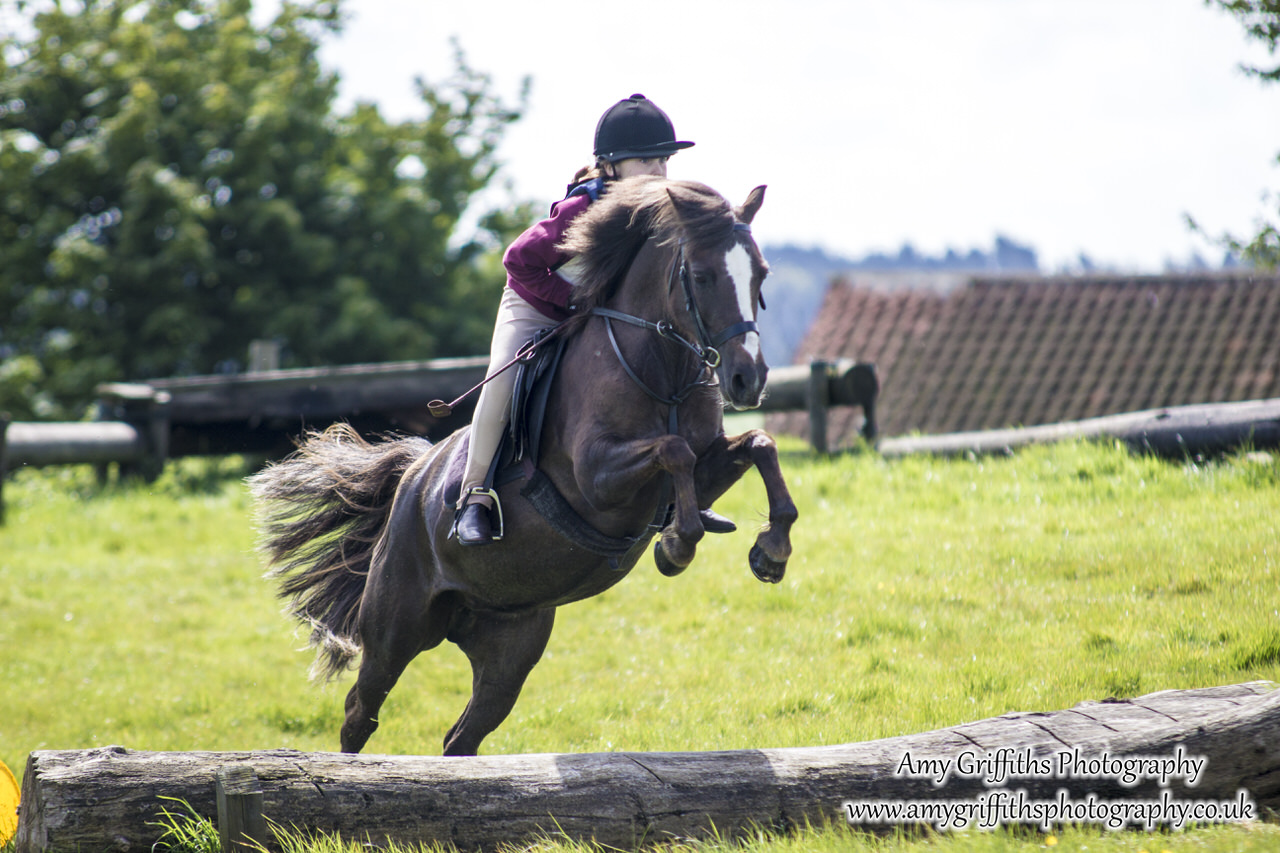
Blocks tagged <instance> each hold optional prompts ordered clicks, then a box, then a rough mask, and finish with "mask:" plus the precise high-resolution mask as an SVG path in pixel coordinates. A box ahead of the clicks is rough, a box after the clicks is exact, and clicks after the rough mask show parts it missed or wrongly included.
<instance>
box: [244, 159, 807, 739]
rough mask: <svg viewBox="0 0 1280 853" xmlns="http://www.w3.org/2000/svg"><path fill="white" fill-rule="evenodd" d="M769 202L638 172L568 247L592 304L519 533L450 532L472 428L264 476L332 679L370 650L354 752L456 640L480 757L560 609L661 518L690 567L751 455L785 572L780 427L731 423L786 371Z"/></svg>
mask: <svg viewBox="0 0 1280 853" xmlns="http://www.w3.org/2000/svg"><path fill="white" fill-rule="evenodd" d="M763 197H764V188H763V187H758V188H756V189H755V190H753V191H752V192H751V193H750V195H749V196H748V198H747V201H746V203H745V204H744V205H743V206H742V207H741V208H737V209H734V208H732V207H731V206H730V204H729V203H728V202H726V201H725V200H724V198H722V197H721V196H720V195H718V194H717V193H715V192H714V191H713V190H711V189H710V188H708V187H705V186H703V185H701V184H696V183H691V182H678V181H666V180H663V179H656V178H653V179H650V178H640V179H632V180H627V181H621V182H618V183H617V184H615V185H614V186H613V188H612V189H611V190H610V191H609V192H608V193H607V194H606V195H604V196H603V197H602V198H601V199H600V200H599V201H597V202H595V203H593V204H592V205H591V206H590V207H589V208H588V209H587V211H586V212H585V213H583V214H582V215H581V216H580V217H579V219H578V220H577V221H576V222H575V224H574V226H573V228H572V229H571V231H570V232H569V234H568V235H567V236H566V238H565V239H566V247H567V248H568V249H569V250H570V251H571V252H573V253H574V254H575V255H576V259H575V261H574V267H575V271H574V273H575V274H574V278H575V279H576V281H577V282H578V284H577V285H576V291H575V292H576V299H575V307H576V310H577V313H576V316H575V317H574V318H573V319H572V320H570V321H569V325H568V327H566V328H565V329H563V330H562V332H563V334H564V335H566V344H565V349H564V351H563V356H562V358H561V363H560V368H559V371H558V373H557V374H556V375H555V378H554V380H553V382H552V385H551V391H550V396H549V400H548V403H547V409H546V412H547V413H546V418H545V426H544V428H543V431H542V438H541V442H540V453H539V461H538V470H537V471H536V472H532V471H528V470H526V475H528V476H525V477H521V478H517V479H516V480H513V481H511V482H508V483H505V484H503V485H501V486H500V487H499V488H498V493H499V495H500V497H501V505H502V507H503V512H504V522H505V524H504V527H505V535H504V537H503V538H502V539H501V540H500V541H498V542H495V543H494V544H491V545H486V546H484V547H479V548H475V547H473V548H465V547H460V546H459V545H458V543H457V542H456V541H455V540H453V539H452V538H450V535H449V533H450V527H451V524H452V521H453V515H454V501H455V500H456V498H457V494H458V480H459V476H460V473H461V470H460V469H461V466H462V460H463V459H464V458H465V455H466V445H467V440H468V431H467V430H465V429H464V430H461V431H459V432H457V433H455V434H453V435H452V436H450V437H449V438H447V439H445V440H443V441H441V442H440V443H439V444H435V445H431V444H430V443H428V442H427V441H425V440H424V439H419V438H400V439H387V440H383V441H380V442H377V443H373V444H370V443H366V442H365V441H364V440H362V439H361V438H360V437H359V436H358V435H357V434H355V432H354V431H352V430H351V429H349V428H346V427H342V426H339V427H331V428H330V429H329V430H327V431H326V432H324V433H321V434H318V435H313V436H311V437H310V438H309V440H307V441H306V442H305V443H304V444H303V445H302V446H301V447H300V448H299V450H298V452H297V453H295V454H294V455H292V456H291V457H289V458H288V459H286V460H284V461H282V462H280V463H278V464H276V465H273V466H271V467H268V468H266V469H264V470H263V471H261V472H260V473H258V474H256V475H254V476H253V477H252V478H251V486H252V488H253V491H254V494H255V497H256V498H257V499H258V502H259V507H260V517H261V523H262V532H263V542H262V547H263V550H264V551H265V553H266V554H267V555H268V557H269V559H270V561H271V563H272V565H273V569H272V575H274V576H276V577H278V578H280V579H281V595H282V596H284V597H286V598H289V599H290V600H291V612H292V613H293V614H294V615H295V616H297V617H298V618H299V619H300V620H302V621H303V622H305V623H307V624H308V625H309V626H310V627H311V628H312V636H311V641H312V645H314V646H317V647H318V655H317V660H316V668H315V672H316V673H317V674H319V675H325V676H329V677H332V676H333V675H335V674H336V673H338V672H340V671H341V670H342V669H344V668H347V667H349V666H350V665H351V663H352V661H353V660H354V659H355V658H356V657H357V656H358V655H359V656H361V661H360V666H359V674H358V676H357V678H356V682H355V685H354V686H353V687H352V688H351V691H350V692H349V693H348V695H347V700H346V721H345V722H344V724H343V726H342V736H341V739H342V749H343V751H345V752H359V751H360V749H361V748H363V747H364V745H365V743H366V742H367V741H368V739H369V737H370V735H372V734H373V732H374V730H375V729H376V728H377V726H378V722H377V718H378V711H379V709H380V708H381V707H382V704H383V701H384V700H385V699H386V697H387V694H388V693H389V692H390V691H391V689H392V687H393V686H394V685H395V683H396V681H397V680H398V679H399V677H400V675H401V673H403V672H404V669H405V667H406V666H408V664H409V662H410V661H412V660H413V659H414V657H416V656H417V655H418V654H419V653H420V652H423V651H426V650H427V649H431V648H434V647H435V646H437V645H439V644H440V642H441V641H443V640H446V639H447V640H450V641H452V642H454V643H456V644H457V645H458V646H459V647H460V648H461V649H462V650H463V651H464V652H466V654H467V657H468V658H469V659H470V661H471V665H472V671H473V683H472V695H471V700H470V702H468V703H467V707H466V710H465V711H464V712H463V714H462V716H461V717H460V718H459V719H458V721H457V722H456V723H455V724H454V725H453V727H452V728H451V729H450V730H449V733H448V735H447V736H446V737H445V741H444V752H445V754H446V755H470V754H474V753H475V752H476V750H477V749H478V747H479V746H480V742H481V741H482V740H483V739H484V738H485V737H486V736H487V735H488V734H489V733H490V732H492V731H493V730H494V729H495V728H497V727H498V725H499V724H501V723H502V721H503V720H504V719H506V717H507V715H508V714H509V713H510V712H511V709H512V707H513V706H514V705H515V701H516V697H517V696H518V695H519V694H520V690H521V688H522V687H523V685H524V681H525V678H526V676H527V675H528V674H529V672H530V670H532V669H533V666H534V665H535V664H536V663H537V662H538V660H539V658H540V657H541V656H542V652H543V649H544V648H545V647H546V643H547V639H548V638H549V637H550V634H551V627H552V622H553V620H554V618H555V609H556V608H557V607H559V606H560V605H562V604H568V603H569V602H572V601H578V600H580V599H583V598H587V597H589V596H593V595H596V594H598V593H600V592H603V591H604V590H606V589H608V588H609V587H611V586H613V585H614V584H616V583H618V581H620V580H622V578H623V577H625V576H626V574H627V573H628V572H629V571H630V570H631V569H632V568H633V567H634V566H635V565H636V562H637V561H638V560H639V559H640V557H641V556H642V555H643V553H644V552H645V551H646V550H647V549H648V543H649V541H650V540H651V538H652V537H653V535H654V534H655V533H657V532H659V531H660V538H659V541H658V543H657V546H656V547H655V549H654V553H655V558H656V560H657V563H658V566H659V568H660V569H661V570H662V571H663V573H664V574H668V575H672V574H676V573H678V572H679V571H682V570H683V569H684V568H685V567H687V566H688V565H689V563H690V562H691V561H692V560H693V557H694V552H695V549H696V547H697V545H698V542H699V540H700V539H701V538H702V536H703V533H704V529H703V524H702V518H701V516H700V514H699V511H700V509H705V508H708V507H710V506H711V504H712V502H713V501H715V500H716V499H717V498H718V497H720V495H722V494H723V493H724V492H725V491H726V490H727V489H728V488H729V487H730V486H732V485H733V484H734V483H735V482H737V480H738V479H739V478H740V477H741V476H742V474H743V473H744V472H745V471H746V470H747V469H748V468H750V467H751V466H752V465H755V466H756V468H757V469H758V470H759V471H760V474H761V475H762V477H763V479H764V484H765V488H766V490H767V495H768V501H769V523H768V525H767V526H766V527H765V528H764V529H763V530H762V531H761V532H760V533H759V534H758V535H757V537H756V543H755V545H754V546H753V547H752V549H751V553H750V555H749V563H750V566H751V569H752V571H753V572H754V573H755V574H756V576H757V577H759V578H760V579H761V580H764V581H767V582H771V583H776V582H778V581H780V580H781V579H782V575H783V572H784V571H785V569H786V562H787V559H788V557H789V556H790V554H791V542H790V530H791V525H792V523H793V522H794V521H795V519H796V508H795V505H794V504H793V503H792V501H791V497H790V495H789V494H788V492H787V488H786V484H785V483H784V481H783V478H782V472H781V470H780V468H779V465H778V456H777V450H776V447H775V445H774V442H773V439H772V438H770V436H769V435H768V434H766V433H765V432H763V431H760V430H751V431H748V432H746V433H744V434H742V435H739V436H736V437H732V438H730V437H727V436H725V434H724V425H723V418H722V412H723V406H724V402H727V403H728V404H729V405H731V406H733V407H735V408H739V409H745V408H752V407H755V406H757V405H759V403H760V399H761V395H762V394H763V393H764V387H765V380H766V376H767V373H768V368H767V366H766V365H765V363H764V359H763V358H762V357H761V354H760V345H759V333H758V331H757V330H756V325H755V318H756V313H757V306H759V305H760V304H761V295H760V286H761V284H762V282H763V280H764V277H765V274H766V272H767V267H766V265H765V263H764V259H763V258H762V257H761V255H760V251H759V249H758V248H757V247H756V244H755V242H754V241H753V240H752V238H751V233H750V228H749V224H750V222H751V220H752V218H753V217H754V216H755V214H756V212H757V210H759V208H760V204H761V201H762V200H763ZM534 481H536V484H537V488H534ZM551 486H554V489H551V488H550V487H551ZM552 493H555V494H552ZM547 495H551V497H550V498H549V499H548V498H547ZM539 497H541V498H543V499H544V500H542V501H541V503H539V501H538V500H535V498H539ZM548 505H550V506H551V509H550V510H548V509H547V506H548ZM669 506H670V507H673V510H672V511H670V512H668V511H667V508H668V507H669Z"/></svg>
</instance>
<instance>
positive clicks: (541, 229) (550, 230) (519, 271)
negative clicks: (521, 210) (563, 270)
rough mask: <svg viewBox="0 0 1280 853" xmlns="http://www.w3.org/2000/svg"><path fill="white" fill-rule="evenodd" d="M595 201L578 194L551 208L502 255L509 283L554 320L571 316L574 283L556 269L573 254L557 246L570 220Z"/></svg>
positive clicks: (509, 285) (526, 299)
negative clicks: (548, 213)
mask: <svg viewBox="0 0 1280 853" xmlns="http://www.w3.org/2000/svg"><path fill="white" fill-rule="evenodd" d="M590 203H591V197H590V196H588V195H574V196H570V197H569V198H566V199H564V200H563V201H560V202H558V203H557V204H556V205H555V206H554V207H552V208H551V216H550V217H548V218H547V219H544V220H542V221H541V222H539V223H538V224H537V225H534V226H533V227H532V228H530V229H529V230H527V231H525V232H524V233H523V234H521V235H520V236H519V237H517V238H516V239H515V240H514V241H513V242H512V243H511V245H510V246H508V247H507V251H506V254H504V255H503V256H502V264H503V266H505V267H506V269H507V286H508V287H510V288H511V289H512V290H514V291H515V292H516V293H519V294H520V296H522V297H523V298H524V299H525V301H526V302H528V303H529V304H530V305H532V306H533V307H534V308H537V309H538V310H539V311H541V312H542V313H543V314H546V315H547V316H548V317H550V318H551V319H553V320H563V319H565V318H566V317H568V316H569V308H568V306H569V302H570V299H571V297H572V295H573V285H572V284H570V283H569V282H568V280H566V279H565V278H564V277H563V276H561V275H560V274H559V273H557V272H556V270H557V269H559V268H560V266H561V265H563V264H564V263H565V262H566V261H568V260H569V256H568V255H566V254H565V253H564V252H561V251H560V250H559V249H557V248H556V244H558V243H559V242H560V240H561V238H563V237H564V232H565V231H567V230H568V228H569V223H571V222H572V221H573V220H574V218H575V217H576V216H577V215H578V214H579V213H581V212H582V211H584V210H586V208H587V205H589V204H590Z"/></svg>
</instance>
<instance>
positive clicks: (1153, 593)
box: [0, 444, 1280, 851]
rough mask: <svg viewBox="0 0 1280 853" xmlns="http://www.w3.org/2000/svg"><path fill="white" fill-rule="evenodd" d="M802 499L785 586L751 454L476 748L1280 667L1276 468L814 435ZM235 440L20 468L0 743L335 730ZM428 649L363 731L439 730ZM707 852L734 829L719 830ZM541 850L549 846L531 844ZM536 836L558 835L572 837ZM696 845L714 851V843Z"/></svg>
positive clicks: (570, 635)
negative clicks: (910, 449)
mask: <svg viewBox="0 0 1280 853" xmlns="http://www.w3.org/2000/svg"><path fill="white" fill-rule="evenodd" d="M784 470H785V471H786V473H787V476H788V478H789V482H790V485H791V487H792V491H793V494H794V496H795V498H796V502H797V504H798V506H799V507H800V511H801V520H800V522H799V523H798V524H797V526H796V528H795V531H794V536H793V541H794V543H795V546H796V551H795V555H794V557H793V559H792V561H791V564H790V566H789V568H788V573H787V577H786V579H785V580H784V581H783V582H782V583H781V584H779V585H777V586H765V585H762V584H760V583H759V582H757V581H756V580H754V578H753V577H752V576H751V574H750V571H749V570H748V568H747V565H746V554H747V550H748V548H749V547H750V542H751V536H750V531H751V530H752V529H753V528H754V527H755V526H756V525H757V523H759V522H761V521H763V518H762V513H763V509H764V498H763V489H762V488H761V486H760V484H759V478H758V477H757V476H756V475H754V474H750V475H748V477H747V479H746V480H745V481H744V483H743V485H742V486H740V487H739V488H737V489H735V490H734V491H733V492H731V493H730V494H729V495H727V496H726V497H725V498H724V499H723V500H722V501H721V502H720V503H719V504H717V509H718V510H719V511H721V512H723V513H724V514H726V515H729V516H730V517H732V518H734V519H735V520H737V521H738V522H739V525H740V527H741V528H742V532H739V533H738V534H734V535H730V536H725V537H708V539H707V540H705V541H704V543H703V545H702V546H701V548H700V552H699V556H698V559H697V560H696V561H695V563H694V564H693V566H692V567H691V568H690V569H689V571H687V572H686V573H685V574H683V575H681V576H680V577H678V578H674V579H668V578H663V577H661V576H660V575H659V574H658V573H657V572H656V571H655V570H654V569H653V567H652V564H651V562H650V561H649V560H647V559H646V560H644V561H642V563H641V565H640V567H639V568H638V569H637V571H636V572H635V573H633V575H632V576H631V577H629V578H628V579H627V580H626V581H625V582H623V583H622V584H620V585H619V586H618V587H617V588H615V589H614V590H611V591H610V592H608V593H606V594H605V595H602V596H599V597H597V598H595V599H592V600H590V601H586V602H582V603H579V604H575V605H572V606H570V607H567V608H564V609H562V611H561V612H560V614H559V616H558V618H557V626H556V631H555V633H554V634H553V636H552V639H551V643H550V646H549V648H548V650H547V654H546V656H545V657H544V659H543V661H542V663H541V664H539V666H538V667H537V668H536V669H535V670H534V672H533V674H532V676H531V677H530V679H529V682H528V684H527V686H526V688H525V691H524V694H523V695H522V697H521V699H520V702H519V703H518V704H517V705H516V708H515V711H514V712H513V714H512V715H511V717H510V718H509V719H508V720H507V722H506V723H505V724H504V725H503V726H502V727H501V728H499V729H498V731H497V732H495V733H494V734H493V735H491V736H490V737H489V739H488V740H487V741H486V742H485V744H484V751H485V752H486V753H489V754H497V753H526V752H589V751H610V750H673V751H684V750H710V749H740V748H752V747H786V746H816V745H823V744H838V743H846V742H853V741H862V740H870V739H875V738H883V737H890V736H895V735H901V734H907V733H912V732H920V731H926V730H930V729H936V728H941V727H945V726H951V725H955V724H958V723H962V722H967V721H972V720H976V719H982V718H986V717H991V716H997V715H999V714H1003V713H1006V712H1010V711H1032V710H1056V709H1059V708H1066V707H1070V706H1071V705H1074V704H1075V703H1077V702H1080V701H1083V700H1089V699H1101V698H1105V697H1108V696H1116V697H1129V696H1135V695H1139V694H1142V693H1147V692H1151V691H1155V690H1162V689H1170V688H1191V687H1204V686H1210V685H1219V684H1229V683H1236V682H1241V681H1250V680H1255V679H1266V680H1271V681H1280V612H1278V607H1280V590H1278V589H1277V581H1278V580H1280V578H1278V576H1277V572H1278V569H1280V554H1278V552H1280V535H1278V534H1277V528H1276V522H1275V519H1276V518H1277V517H1280V488H1277V486H1280V462H1277V460H1276V459H1274V458H1273V457H1270V456H1266V455H1240V456H1238V457H1233V458H1231V459H1228V460H1225V461H1222V462H1215V463H1210V464H1196V463H1191V462H1187V463H1183V464H1174V463H1168V462H1162V461H1159V460H1155V459H1151V458H1146V457H1136V456H1132V455H1130V454H1128V453H1127V452H1126V451H1124V450H1123V449H1121V448H1118V447H1114V446H1105V445H1094V444H1066V445H1059V446H1054V447H1045V448H1033V449H1028V450H1024V451H1021V452H1020V453H1019V454H1018V455H1016V456H1015V457H1012V458H988V459H979V460H942V459H934V458H929V457H910V458H904V459H898V460H884V459H881V458H879V457H877V456H875V455H873V454H862V455H849V456H842V457H839V458H835V459H830V460H828V459H818V458H814V457H812V456H811V455H809V454H808V453H806V452H804V451H803V449H802V448H801V447H800V446H799V445H797V444H790V445H787V453H786V458H785V460H784ZM238 473H240V472H239V471H238V470H237V469H236V467H235V460H227V461H224V462H222V463H219V465H214V466H210V465H209V464H208V463H201V462H196V461H191V462H185V463H182V464H174V465H171V466H170V469H169V470H168V471H167V472H166V475H165V477H164V478H163V479H162V480H161V481H160V482H158V483H156V484H152V485H129V484H125V485H119V484H117V485H113V486H108V487H105V488H102V487H99V486H97V485H96V484H95V483H94V482H93V481H92V478H91V477H90V476H89V475H88V473H87V472H86V471H84V470H80V469H57V470H50V471H46V472H35V473H30V472H20V473H19V474H18V475H17V476H16V477H15V478H14V479H13V480H11V481H10V482H9V483H8V484H7V485H6V488H5V499H6V502H7V504H8V519H7V524H6V526H5V527H3V528H0V759H2V760H4V761H5V762H6V763H7V764H8V765H9V766H10V767H11V768H12V769H13V770H14V772H15V773H16V774H17V775H18V776H19V777H21V775H22V773H23V768H24V765H25V761H26V756H27V754H28V753H29V752H31V751H32V750H38V749H80V748H88V747H93V746H101V745H106V744H121V745H124V746H127V747H129V748H132V749H143V750H242V749H268V748H276V747H288V748H293V749H300V750H332V749H336V747H337V730H338V726H339V725H340V723H341V710H340V709H341V704H342V697H343V695H344V694H345V691H346V688H347V687H348V686H349V684H350V679H349V678H347V679H344V680H343V681H342V682H341V683H338V684H334V685H329V686H327V687H317V686H314V685H312V684H310V683H309V682H308V681H307V678H306V670H307V666H308V665H309V663H310V660H311V656H310V653H309V652H302V651H300V649H301V648H302V647H303V646H304V645H305V637H304V636H303V635H302V634H301V633H299V632H296V631H295V630H294V626H293V625H292V624H291V623H289V622H287V621H286V619H285V618H284V617H283V616H282V615H281V614H280V605H279V603H278V602H277V601H276V599H275V598H274V590H273V589H272V587H271V586H270V585H269V584H267V583H266V582H265V581H263V580H262V579H261V566H260V563H259V560H258V558H257V555H256V554H255V553H254V551H253V545H254V535H253V530H252V522H251V519H250V514H251V507H250V504H249V500H248V498H247V496H246V493H245V491H244V489H243V487H242V485H241V484H240V482H239V480H238V479H237V477H236V476H232V475H235V474H238ZM469 681H470V675H469V671H468V669H467V665H466V661H465V659H464V658H463V656H462V655H461V653H459V652H458V651H457V650H456V649H454V648H453V647H451V646H448V647H443V648H441V649H438V650H436V651H433V652H430V653H428V654H427V655H424V656H423V657H421V658H419V659H418V660H417V661H416V662H415V663H414V664H413V665H412V666H411V667H410V668H409V670H408V672H406V674H405V676H404V678H403V679H402V680H401V682H400V684H399V685H398V686H397V688H396V689H395V691H393V692H392V694H391V696H390V699H389V700H388V702H387V705H386V707H385V708H384V710H383V712H382V714H381V720H382V725H381V728H380V729H379V730H378V732H377V733H376V734H375V735H374V737H373V739H372V740H371V742H370V743H369V745H368V747H367V751H370V752H386V753H414V754H438V753H439V751H440V741H441V739H442V737H443V735H444V732H445V730H446V729H447V728H448V727H449V725H451V724H452V722H453V720H454V719H455V718H456V716H457V715H458V714H459V713H460V712H461V709H462V707H463V705H464V704H465V702H466V699H467V695H468V692H469ZM1276 830H1277V827H1275V826H1274V825H1271V824H1260V825H1256V826H1253V827H1220V828H1211V829H1197V830H1193V831H1189V832H1185V833H1179V834H1156V835H1153V836H1148V835H1143V834H1139V833H1120V834H1106V833H1093V832H1090V831H1087V830H1073V831H1070V832H1067V833H1064V834H1063V835H1061V836H1054V837H1053V840H1054V841H1055V842H1057V843H1056V845H1055V846H1056V847H1057V849H1063V850H1076V849H1086V848H1087V849H1089V850H1126V851H1127V850H1135V851H1136V850H1141V849H1146V850H1149V851H1157V850H1161V849H1169V850H1190V849H1195V850H1202V849H1204V850H1235V849H1259V850H1261V849H1270V848H1273V847H1275V846H1277V844H1280V834H1278V833H1277V831H1276ZM1047 841H1048V839H1047V838H1046V837H1045V836H1042V835H1038V834H1026V833H1018V832H1001V833H994V834H991V833H971V834H970V833H966V834H957V835H944V836H935V835H928V836H924V837H920V838H915V839H907V838H890V839H887V840H886V839H871V838H868V837H864V836H851V834H850V833H848V832H847V831H845V830H843V829H842V828H838V827H837V828H833V829H832V828H829V829H826V830H813V831H811V832H809V833H802V834H801V835H800V836H798V837H794V838H786V839H775V840H771V841H769V842H767V843H762V844H761V845H760V847H761V849H768V850H769V851H782V850H788V849H792V848H795V849H804V850H810V849H819V850H821V849H841V850H846V849H851V848H852V849H865V850H882V849H884V850H889V849H891V850H917V849H920V850H924V849H928V850H934V849H937V850H942V851H951V850H1010V849H1039V848H1042V847H1044V846H1045V845H1046V844H1047ZM721 846H725V847H727V846H729V844H728V842H724V843H723V844H722V845H721ZM539 849H543V848H539ZM545 849H556V850H573V849H577V848H576V847H575V846H574V845H572V844H569V843H567V842H560V843H557V844H553V843H552V842H548V846H547V847H546V848H545ZM697 849H699V850H713V849H719V848H718V847H717V845H716V844H715V843H710V844H707V845H703V846H700V847H698V848H697Z"/></svg>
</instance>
